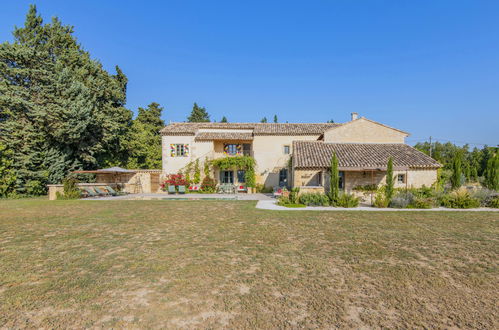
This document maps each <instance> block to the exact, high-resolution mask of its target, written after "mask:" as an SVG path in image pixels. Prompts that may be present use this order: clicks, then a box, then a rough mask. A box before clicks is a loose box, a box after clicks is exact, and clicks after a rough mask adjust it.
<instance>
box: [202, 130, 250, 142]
mask: <svg viewBox="0 0 499 330" xmlns="http://www.w3.org/2000/svg"><path fill="white" fill-rule="evenodd" d="M195 140H196V141H211V140H253V134H252V133H242V132H220V133H218V132H200V133H198V134H197V135H196V138H195Z"/></svg>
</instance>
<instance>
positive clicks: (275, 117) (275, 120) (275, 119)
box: [274, 115, 277, 123]
mask: <svg viewBox="0 0 499 330" xmlns="http://www.w3.org/2000/svg"><path fill="white" fill-rule="evenodd" d="M274 123H277V115H274Z"/></svg>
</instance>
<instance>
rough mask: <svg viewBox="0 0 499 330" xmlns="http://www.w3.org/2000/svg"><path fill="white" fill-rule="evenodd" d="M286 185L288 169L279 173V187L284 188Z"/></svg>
mask: <svg viewBox="0 0 499 330" xmlns="http://www.w3.org/2000/svg"><path fill="white" fill-rule="evenodd" d="M287 183H288V169H287V168H283V169H281V170H280V171H279V186H285V185H287Z"/></svg>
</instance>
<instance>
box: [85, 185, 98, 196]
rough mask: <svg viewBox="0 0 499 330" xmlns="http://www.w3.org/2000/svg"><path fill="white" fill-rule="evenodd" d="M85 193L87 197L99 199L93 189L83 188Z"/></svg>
mask: <svg viewBox="0 0 499 330" xmlns="http://www.w3.org/2000/svg"><path fill="white" fill-rule="evenodd" d="M82 189H83V191H85V193H86V195H87V197H97V196H99V195H98V194H97V193H96V192H95V191H94V190H93V189H92V188H91V187H82Z"/></svg>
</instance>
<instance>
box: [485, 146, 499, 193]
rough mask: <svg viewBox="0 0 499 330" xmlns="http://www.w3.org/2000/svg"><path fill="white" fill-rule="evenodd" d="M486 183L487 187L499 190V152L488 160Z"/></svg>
mask: <svg viewBox="0 0 499 330" xmlns="http://www.w3.org/2000/svg"><path fill="white" fill-rule="evenodd" d="M484 179H485V180H484V184H485V186H486V187H487V188H489V189H493V190H499V153H498V152H495V154H494V155H493V156H491V157H490V158H489V160H488V161H487V169H486V170H485V178H484Z"/></svg>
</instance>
